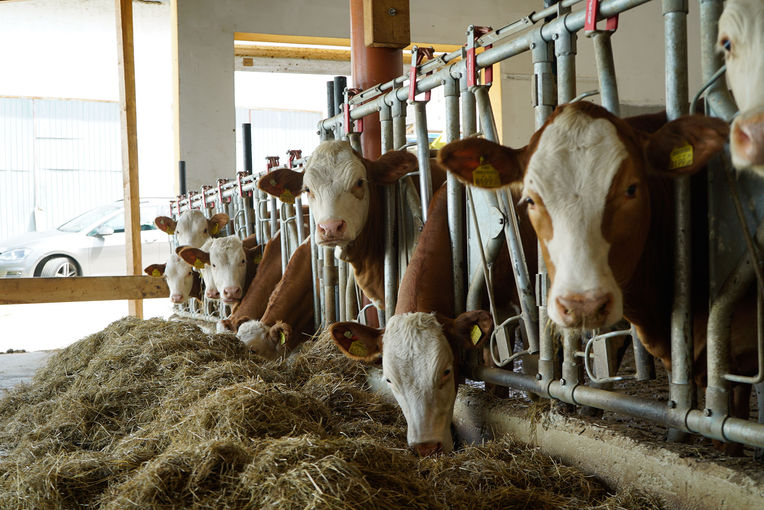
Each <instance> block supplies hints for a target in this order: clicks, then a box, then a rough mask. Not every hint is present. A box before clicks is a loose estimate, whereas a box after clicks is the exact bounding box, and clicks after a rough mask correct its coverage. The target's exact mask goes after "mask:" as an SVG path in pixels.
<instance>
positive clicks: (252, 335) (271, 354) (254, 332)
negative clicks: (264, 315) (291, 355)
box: [236, 321, 281, 360]
mask: <svg viewBox="0 0 764 510" xmlns="http://www.w3.org/2000/svg"><path fill="white" fill-rule="evenodd" d="M270 329H271V328H270V327H268V326H266V325H265V324H263V323H262V322H260V321H247V322H244V323H242V324H241V326H239V330H238V331H237V332H236V336H237V337H239V340H241V341H242V342H243V343H244V344H245V345H246V346H247V347H249V350H250V351H252V352H254V353H255V354H257V355H258V356H262V357H263V358H265V359H271V360H273V359H278V358H279V356H280V355H281V353H280V352H279V351H278V350H277V348H276V345H277V344H274V342H272V341H271V340H270V339H269V336H268V333H269V332H270Z"/></svg>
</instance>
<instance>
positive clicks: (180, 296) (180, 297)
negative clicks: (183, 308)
mask: <svg viewBox="0 0 764 510" xmlns="http://www.w3.org/2000/svg"><path fill="white" fill-rule="evenodd" d="M170 301H172V302H173V303H176V304H180V303H183V302H185V299H183V294H173V295H172V296H170Z"/></svg>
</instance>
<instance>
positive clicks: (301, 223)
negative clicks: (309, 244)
mask: <svg viewBox="0 0 764 510" xmlns="http://www.w3.org/2000/svg"><path fill="white" fill-rule="evenodd" d="M294 209H295V222H296V223H297V245H298V246H299V245H301V244H302V242H303V241H304V240H305V216H304V215H303V210H302V198H300V197H297V198H295V199H294Z"/></svg>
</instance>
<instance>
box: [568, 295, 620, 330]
mask: <svg viewBox="0 0 764 510" xmlns="http://www.w3.org/2000/svg"><path fill="white" fill-rule="evenodd" d="M612 302H613V295H612V294H610V293H605V292H601V291H590V292H583V293H580V294H567V295H565V296H558V297H557V299H556V300H555V305H556V306H557V312H558V313H559V316H560V318H561V319H562V322H563V325H565V326H567V327H588V328H597V327H601V326H603V325H604V322H605V319H606V318H607V316H608V313H609V312H610V305H611V303H612Z"/></svg>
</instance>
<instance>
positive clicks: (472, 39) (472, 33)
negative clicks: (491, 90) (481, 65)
mask: <svg viewBox="0 0 764 510" xmlns="http://www.w3.org/2000/svg"><path fill="white" fill-rule="evenodd" d="M491 31H492V29H491V27H483V26H475V25H470V26H469V27H467V45H466V52H465V59H466V67H467V88H469V87H474V86H475V85H477V81H478V80H477V72H478V70H477V68H476V64H475V49H476V48H477V46H478V45H477V44H476V43H477V38H478V37H480V36H482V35H485V34H488V33H489V32H491ZM485 47H486V48H490V47H491V45H490V44H489V45H487V46H485ZM484 81H485V83H486V85H488V84H490V83H491V82H492V81H493V66H489V67H486V68H485V75H484Z"/></svg>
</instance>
